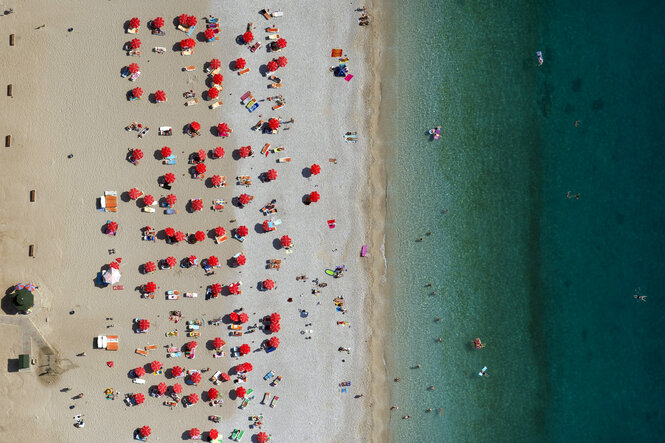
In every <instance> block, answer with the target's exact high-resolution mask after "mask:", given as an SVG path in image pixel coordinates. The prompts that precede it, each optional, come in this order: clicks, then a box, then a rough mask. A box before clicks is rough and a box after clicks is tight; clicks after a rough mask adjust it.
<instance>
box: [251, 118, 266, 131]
mask: <svg viewBox="0 0 665 443" xmlns="http://www.w3.org/2000/svg"><path fill="white" fill-rule="evenodd" d="M264 123H265V122H264V121H263V120H259V122H258V123H257V124H255V125H254V126H252V131H258V130H259V129H261V127H262V126H263V124H264Z"/></svg>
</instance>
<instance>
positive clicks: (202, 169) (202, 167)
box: [196, 163, 208, 174]
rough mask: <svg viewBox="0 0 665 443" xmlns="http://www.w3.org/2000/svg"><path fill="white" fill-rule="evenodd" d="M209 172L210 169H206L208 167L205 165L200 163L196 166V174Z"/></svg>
mask: <svg viewBox="0 0 665 443" xmlns="http://www.w3.org/2000/svg"><path fill="white" fill-rule="evenodd" d="M207 170H208V168H206V165H205V164H203V163H199V164H198V165H196V173H197V174H203V173H205V172H206V171H207Z"/></svg>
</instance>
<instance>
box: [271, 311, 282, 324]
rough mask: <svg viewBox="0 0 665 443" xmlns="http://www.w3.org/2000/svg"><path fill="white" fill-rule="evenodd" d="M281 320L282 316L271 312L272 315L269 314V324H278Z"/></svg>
mask: <svg viewBox="0 0 665 443" xmlns="http://www.w3.org/2000/svg"><path fill="white" fill-rule="evenodd" d="M281 319H282V316H281V315H279V314H278V313H276V312H273V313H272V314H270V322H271V323H279V321H280V320H281Z"/></svg>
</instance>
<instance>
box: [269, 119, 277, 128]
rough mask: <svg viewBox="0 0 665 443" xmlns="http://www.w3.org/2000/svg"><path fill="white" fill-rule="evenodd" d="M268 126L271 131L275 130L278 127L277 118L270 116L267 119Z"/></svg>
mask: <svg viewBox="0 0 665 443" xmlns="http://www.w3.org/2000/svg"><path fill="white" fill-rule="evenodd" d="M268 127H269V128H270V129H272V130H273V131H274V130H276V129H277V128H279V120H277V119H276V118H271V119H270V120H268Z"/></svg>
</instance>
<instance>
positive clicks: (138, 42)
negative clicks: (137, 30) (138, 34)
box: [129, 38, 141, 49]
mask: <svg viewBox="0 0 665 443" xmlns="http://www.w3.org/2000/svg"><path fill="white" fill-rule="evenodd" d="M129 46H130V47H131V48H132V49H139V48H140V47H141V40H139V39H138V38H134V39H132V41H131V42H129Z"/></svg>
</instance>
